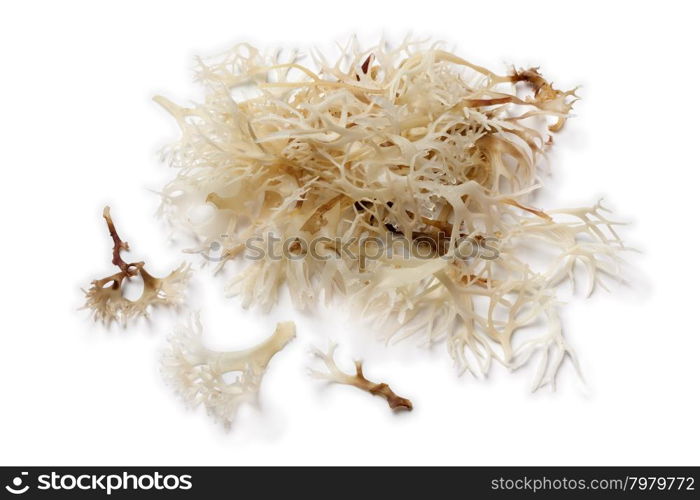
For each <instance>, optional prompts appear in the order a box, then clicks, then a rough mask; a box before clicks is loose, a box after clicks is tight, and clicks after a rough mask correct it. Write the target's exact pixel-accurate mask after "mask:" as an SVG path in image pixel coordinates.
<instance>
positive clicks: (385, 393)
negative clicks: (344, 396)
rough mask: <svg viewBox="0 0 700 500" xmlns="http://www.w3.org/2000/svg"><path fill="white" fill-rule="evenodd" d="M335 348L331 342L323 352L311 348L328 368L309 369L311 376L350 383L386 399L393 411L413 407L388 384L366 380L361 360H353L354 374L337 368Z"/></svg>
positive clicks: (345, 383) (339, 382)
mask: <svg viewBox="0 0 700 500" xmlns="http://www.w3.org/2000/svg"><path fill="white" fill-rule="evenodd" d="M337 348H338V345H337V344H335V343H331V344H330V346H329V348H328V352H327V353H324V352H323V351H321V350H319V349H316V348H313V349H312V351H311V353H312V354H313V355H314V356H315V357H317V358H318V359H320V360H321V361H323V363H324V364H325V365H326V368H327V369H328V371H327V372H321V371H318V370H313V369H310V370H309V374H310V375H311V376H312V377H314V378H317V379H321V380H326V381H328V382H330V383H333V384H343V385H351V386H353V387H357V388H358V389H361V390H363V391H367V392H369V393H370V394H372V395H374V396H380V397H382V398H384V399H386V401H387V403H388V404H389V408H391V409H392V410H394V411H400V410H409V411H410V410H412V409H413V403H411V401H410V400H409V399H406V398H402V397H401V396H399V395H397V394H396V393H395V392H394V391H393V390H392V389H391V387H389V385H388V384H385V383H384V382H379V383H377V382H372V381H371V380H367V378H365V375H364V372H363V369H362V361H359V360H355V374H354V375H351V374H349V373H345V372H344V371H342V370H341V369H340V368H338V365H337V364H336V362H335V351H336V349H337Z"/></svg>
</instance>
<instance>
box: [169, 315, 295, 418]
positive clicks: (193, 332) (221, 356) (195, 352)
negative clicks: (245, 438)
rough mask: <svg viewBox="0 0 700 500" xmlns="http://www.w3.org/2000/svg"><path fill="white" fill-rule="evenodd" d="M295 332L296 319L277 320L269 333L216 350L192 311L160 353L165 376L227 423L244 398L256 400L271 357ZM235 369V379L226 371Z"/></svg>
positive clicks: (189, 401) (195, 403) (188, 401)
mask: <svg viewBox="0 0 700 500" xmlns="http://www.w3.org/2000/svg"><path fill="white" fill-rule="evenodd" d="M295 336H296V327H295V326H294V323H293V322H291V321H289V322H284V323H278V325H277V328H276V329H275V331H274V333H273V334H272V336H271V337H270V338H268V339H267V340H265V341H264V342H262V343H260V344H258V345H256V346H254V347H251V348H250V349H245V350H242V351H214V350H212V349H208V348H207V347H205V346H204V343H203V340H202V323H201V321H200V319H199V315H198V314H193V315H192V316H191V318H190V321H189V322H188V323H186V324H181V325H178V326H177V328H176V329H175V333H174V334H173V335H172V336H171V337H170V339H169V345H168V348H167V350H166V351H165V354H164V355H163V358H162V365H161V366H162V373H163V376H164V377H165V379H166V381H167V382H168V383H169V384H170V385H172V386H173V387H174V388H175V391H176V392H177V393H178V394H179V395H180V396H181V397H182V398H183V399H184V401H185V403H186V404H187V406H189V407H192V408H194V407H196V406H198V405H200V404H201V405H203V406H204V407H205V408H206V410H207V413H208V414H209V415H211V416H213V417H214V418H215V419H216V420H217V421H220V422H222V423H223V424H224V425H225V426H226V427H228V426H230V425H231V423H232V422H233V421H234V419H235V416H236V414H237V413H238V409H239V408H240V406H241V405H242V404H244V403H248V404H257V402H258V394H259V391H260V384H261V382H262V378H263V375H264V374H265V372H266V370H267V365H268V364H269V363H270V360H271V359H272V357H273V356H274V355H275V354H277V353H278V352H279V351H281V350H282V349H283V348H284V347H285V346H286V345H287V344H288V343H289V342H291V341H292V339H294V337H295ZM230 373H236V374H238V377H237V378H236V380H235V381H233V382H230V383H229V382H227V381H226V380H224V375H225V374H230Z"/></svg>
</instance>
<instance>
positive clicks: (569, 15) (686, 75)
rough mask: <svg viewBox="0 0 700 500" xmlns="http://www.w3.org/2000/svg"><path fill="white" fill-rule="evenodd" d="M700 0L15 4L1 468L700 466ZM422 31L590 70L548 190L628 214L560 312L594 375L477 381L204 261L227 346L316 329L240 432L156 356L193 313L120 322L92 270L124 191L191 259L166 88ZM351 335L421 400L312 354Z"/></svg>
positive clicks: (154, 233)
mask: <svg viewBox="0 0 700 500" xmlns="http://www.w3.org/2000/svg"><path fill="white" fill-rule="evenodd" d="M685 5H688V4H685V3H682V2H663V3H653V4H647V3H643V2H633V3H632V2H630V3H629V4H624V3H617V2H604V3H601V5H600V6H592V5H590V4H589V3H580V2H577V3H575V4H574V3H568V4H567V3H564V2H543V1H538V2H523V1H517V2H505V1H501V2H497V3H491V2H469V1H465V0H463V1H458V2H446V1H443V2H405V1H402V2H379V1H376V0H373V1H370V2H364V1H358V0H353V1H351V2H317V3H312V2H300V1H275V2H273V1H266V2H211V1H203V0H197V1H191V2H172V1H168V2H165V1H159V2H155V1H154V2H142V1H141V2H119V3H113V4H111V5H110V6H107V5H106V4H105V3H98V2H42V3H39V2H22V3H20V2H15V3H13V4H10V3H4V4H3V6H2V7H1V8H0V54H1V55H2V58H1V59H0V60H1V61H2V77H0V90H1V93H0V129H1V130H0V141H1V144H2V147H1V149H0V151H1V152H2V154H1V156H0V161H1V162H2V164H1V165H0V169H1V170H0V172H1V174H0V179H1V182H0V191H1V193H2V195H1V196H0V206H1V209H0V217H1V221H2V226H0V229H1V230H2V245H1V246H0V256H1V259H0V263H1V264H2V271H1V273H0V279H1V284H2V286H1V287H0V290H1V291H0V293H1V294H2V301H1V304H2V315H1V316H0V320H1V323H0V324H1V325H2V326H1V327H0V330H1V332H0V400H1V401H2V409H1V411H0V463H1V464H3V465H19V464H56V465H58V464H115V465H117V464H123V465H126V464H140V465H149V464H151V465H159V464H162V465H186V464H218V465H230V464H319V463H321V464H472V465H487V464H495V465H505V464H528V465H537V464H601V465H602V464H694V465H698V464H699V463H700V459H699V458H700V457H699V454H700V452H699V451H698V450H700V438H699V432H698V421H700V412H699V410H698V381H699V380H700V362H699V360H698V352H699V351H700V328H698V300H697V299H698V293H697V283H698V279H699V278H700V275H699V273H698V268H697V257H696V256H697V254H698V246H697V243H698V236H697V230H698V217H700V216H699V215H698V213H699V210H698V179H699V174H698V172H700V161H699V159H698V158H699V153H698V142H699V139H700V127H699V125H698V123H699V122H698V120H699V117H700V104H699V100H698V97H697V89H696V86H697V82H698V81H700V70H699V67H700V66H698V63H697V54H696V49H697V46H698V42H699V40H698V35H697V31H698V26H697V15H696V13H692V12H690V9H689V8H688V7H687V6H685ZM409 31H412V32H413V33H414V34H417V35H430V36H433V37H435V38H439V39H443V40H445V41H447V42H448V44H449V45H450V46H454V47H456V50H457V51H458V53H459V54H460V55H462V56H463V57H465V58H467V59H470V60H472V61H473V62H475V63H478V64H482V65H486V66H489V67H491V68H493V69H497V70H499V71H501V70H502V71H505V70H506V68H507V65H509V64H515V65H516V66H530V65H539V66H541V67H542V70H543V72H544V73H545V74H546V75H547V76H549V77H550V78H553V79H554V81H555V84H556V85H557V86H558V87H559V88H569V87H571V86H574V85H577V84H582V85H583V87H582V89H581V92H580V94H581V96H582V97H583V100H582V101H580V102H579V103H578V104H577V105H576V107H575V113H576V115H577V117H576V118H575V119H573V120H570V122H569V123H567V126H566V128H565V130H564V132H563V133H562V134H561V136H560V137H559V138H558V141H557V145H556V147H555V152H554V153H553V155H552V157H551V162H552V167H553V175H552V177H551V178H550V179H549V184H548V185H547V188H546V192H545V193H543V196H542V198H540V199H539V200H538V204H539V206H542V207H544V208H547V207H550V206H551V207H555V206H556V207H559V206H576V205H579V204H589V203H592V202H595V201H596V200H597V198H598V197H599V196H603V195H604V196H605V197H606V200H607V201H608V205H609V206H611V207H612V208H613V209H614V210H615V212H616V214H617V216H618V218H622V219H624V220H627V221H629V222H630V223H631V224H630V226H629V227H627V228H626V229H625V231H624V235H625V237H626V239H627V240H628V242H629V243H630V244H631V245H632V246H635V247H637V248H639V249H640V250H641V251H642V253H641V254H640V255H639V256H634V255H630V256H629V257H630V262H631V272H630V276H629V278H630V285H629V286H628V287H625V286H619V285H618V286H615V287H613V291H612V293H606V292H604V291H603V292H602V293H599V294H596V295H595V296H594V297H593V298H591V299H588V300H586V299H584V298H582V297H574V298H572V299H571V300H570V303H569V305H568V306H567V307H566V308H565V309H564V312H563V317H564V326H565V330H566V335H567V337H568V339H569V340H570V342H571V343H572V344H573V345H574V346H575V348H576V349H577V351H578V353H579V356H580V359H581V363H582V366H583V370H584V373H585V376H586V379H587V386H586V387H585V388H584V387H583V386H582V385H581V384H580V383H578V382H577V380H576V378H575V376H574V373H573V370H571V369H570V367H568V368H566V369H564V370H563V371H562V373H561V374H560V379H559V381H560V385H559V388H558V390H557V392H555V393H552V392H550V391H548V390H544V391H542V392H539V393H536V394H534V395H533V394H531V393H530V392H529V384H530V380H531V379H530V376H531V375H532V368H531V367H530V368H528V369H526V370H524V371H523V372H518V373H514V374H508V373H505V371H504V370H503V369H501V368H499V367H496V368H495V369H494V370H493V372H492V374H491V376H490V377H489V379H488V380H485V381H477V380H474V379H472V378H469V377H468V376H465V377H463V378H457V377H456V375H455V371H454V370H453V368H452V366H451V364H450V360H449V358H448V356H447V353H446V352H445V351H444V349H443V348H442V347H444V346H441V348H439V349H434V350H433V351H430V352H428V351H424V350H421V349H420V348H418V347H417V346H416V345H415V343H411V342H408V343H406V344H403V345H399V346H397V347H396V348H389V349H387V348H384V347H383V346H382V345H379V344H376V343H373V340H372V338H373V337H372V335H373V334H372V332H371V331H369V330H368V329H367V327H364V326H362V325H361V324H360V323H358V322H357V321H353V320H352V319H348V318H347V316H346V315H345V314H344V313H343V312H342V311H340V310H331V311H323V312H321V313H320V316H321V318H322V319H321V320H320V321H319V320H314V319H313V317H312V316H311V315H308V314H306V315H304V314H299V313H297V312H293V311H291V310H288V309H285V308H284V307H282V308H280V309H279V310H278V311H276V312H275V314H273V315H272V316H270V317H264V316H261V315H259V314H258V313H256V312H254V311H253V312H244V311H242V310H241V308H240V305H239V304H238V303H237V301H236V300H235V299H224V298H223V297H222V288H223V284H224V282H223V281H222V280H221V279H218V278H214V277H212V276H211V275H210V273H209V271H208V270H203V271H201V272H199V273H197V275H196V278H195V281H194V285H193V289H192V293H191V295H190V296H191V297H193V307H195V308H201V309H202V315H203V320H204V324H205V328H206V334H207V336H208V338H209V339H211V342H212V343H213V345H216V346H217V347H222V348H223V347H227V346H228V347H234V346H237V345H244V344H246V343H248V344H250V343H252V342H255V341H257V340H258V339H260V338H261V337H264V336H266V335H269V333H270V332H271V331H272V328H273V326H274V323H275V321H277V320H278V319H287V318H293V319H296V320H297V322H298V326H299V337H298V339H297V340H296V341H295V342H294V343H293V344H291V345H290V346H289V347H288V350H287V351H283V353H282V354H280V355H278V357H277V358H275V359H274V361H273V363H272V364H271V366H270V371H269V374H268V377H267V378H266V379H265V382H264V386H263V390H262V411H261V412H255V411H246V412H244V414H243V415H242V418H241V419H240V421H239V422H238V426H237V427H236V429H235V430H234V431H232V432H229V433H226V432H224V431H223V430H222V429H221V428H220V427H219V426H217V425H216V424H215V423H213V422H212V421H211V420H210V419H209V418H208V417H207V416H206V415H204V413H203V412H202V411H196V412H192V411H187V410H185V409H184V407H183V405H182V404H181V402H180V401H179V400H178V399H177V398H176V397H175V396H174V395H173V394H172V393H171V391H170V390H169V388H168V387H166V386H165V385H164V383H163V381H162V379H161V377H160V374H159V372H158V358H159V352H160V350H161V349H162V347H163V344H164V339H165V337H166V335H167V334H168V333H169V331H170V330H171V329H172V325H173V323H174V322H175V321H176V320H177V317H176V315H175V314H173V313H160V314H156V315H155V316H154V318H153V321H152V322H151V324H150V325H149V324H146V323H140V324H139V325H138V326H137V327H135V328H132V329H129V330H126V331H122V330H120V329H117V328H114V329H112V330H111V331H106V330H105V329H104V328H103V327H101V326H99V325H96V324H94V323H93V322H92V321H91V320H90V319H89V317H88V314H87V313H86V312H85V311H77V309H78V307H80V305H81V304H82V293H81V291H80V288H81V287H85V286H87V285H88V284H89V282H90V280H91V279H93V278H96V277H99V276H101V275H105V274H107V273H111V272H112V270H111V269H112V268H111V265H110V264H109V257H110V254H109V253H110V247H111V241H110V240H109V238H108V236H107V233H106V230H105V227H104V224H103V221H102V219H101V217H100V214H101V209H102V206H103V205H104V204H106V203H109V204H111V205H112V207H113V215H114V217H115V220H116V223H117V225H118V228H119V229H120V231H121V233H122V236H123V237H124V238H125V239H127V240H128V241H130V242H131V244H132V248H133V252H132V255H133V259H134V260H135V259H140V258H145V259H147V260H148V261H149V262H151V263H152V264H151V267H152V268H153V272H154V273H156V274H163V273H165V272H167V271H168V270H170V269H171V268H173V267H174V266H175V264H177V263H178V262H179V261H180V260H182V259H183V258H184V256H183V255H182V254H181V253H180V252H179V249H180V248H179V247H178V245H177V244H176V243H173V242H169V241H168V238H167V237H168V233H167V230H166V228H165V226H164V223H163V222H162V221H160V220H158V219H156V218H155V217H154V216H153V214H154V212H155V210H156V208H157V204H158V199H157V197H156V196H155V195H154V194H153V193H152V192H150V191H149V189H154V190H155V189H158V188H159V187H161V186H162V185H163V183H164V182H165V181H166V180H167V179H168V178H169V177H170V176H171V175H172V174H173V172H172V171H171V170H169V169H168V168H167V167H166V166H165V165H163V164H161V163H160V162H159V160H158V155H157V152H158V150H159V148H160V147H162V146H163V145H165V144H166V143H167V142H169V141H170V140H173V139H174V138H175V137H176V128H175V126H174V124H173V123H172V121H171V120H170V119H169V117H168V116H166V114H165V113H164V112H163V111H162V110H161V109H160V108H159V107H158V106H156V105H155V104H154V103H153V102H152V101H151V97H152V96H153V95H155V94H164V95H166V96H168V97H169V98H171V99H173V100H175V101H177V102H186V101H187V100H188V99H197V98H198V97H199V96H200V95H201V94H200V90H199V89H198V88H197V86H196V85H195V84H194V83H193V82H192V77H191V68H192V66H193V64H192V62H193V56H194V55H196V54H203V55H208V54H212V53H215V52H218V51H219V50H222V49H224V48H226V47H228V46H230V45H232V44H233V43H235V42H239V41H251V42H254V43H256V44H260V45H267V46H269V45H284V46H294V45H300V46H307V47H308V46H310V45H313V44H316V45H320V46H322V47H323V46H326V47H327V46H329V45H330V44H332V43H333V42H335V41H342V40H344V39H346V38H347V36H348V35H350V34H351V33H353V32H357V33H359V34H360V36H361V38H362V39H363V40H366V41H370V42H374V41H376V40H377V38H378V37H379V36H381V35H382V34H384V35H386V36H387V37H388V38H390V39H394V40H399V39H400V38H401V37H403V35H405V34H406V33H408V32H409ZM326 336H333V337H334V338H338V339H341V340H343V344H342V348H341V350H340V351H339V356H340V357H341V359H342V360H343V361H344V362H347V361H349V360H350V359H351V358H352V357H354V356H360V357H364V358H365V359H366V360H367V373H368V376H369V377H370V378H375V379H378V378H382V379H385V380H388V381H389V382H391V383H392V384H393V386H394V387H395V388H396V390H397V392H399V393H401V394H404V395H406V396H409V397H411V398H412V399H413V401H414V403H415V410H414V411H413V412H412V413H409V414H401V415H392V414H390V412H389V411H388V409H387V407H386V405H385V402H384V401H382V400H381V399H379V398H372V397H371V396H369V395H367V394H365V393H362V392H360V391H357V390H355V389H352V388H348V387H338V386H335V387H329V388H327V389H323V388H322V386H319V385H318V384H317V383H316V382H314V381H312V380H309V379H308V377H307V375H306V374H305V371H304V367H305V366H306V364H307V360H308V358H307V350H308V347H309V344H310V343H311V342H312V341H319V342H320V339H323V338H324V337H326Z"/></svg>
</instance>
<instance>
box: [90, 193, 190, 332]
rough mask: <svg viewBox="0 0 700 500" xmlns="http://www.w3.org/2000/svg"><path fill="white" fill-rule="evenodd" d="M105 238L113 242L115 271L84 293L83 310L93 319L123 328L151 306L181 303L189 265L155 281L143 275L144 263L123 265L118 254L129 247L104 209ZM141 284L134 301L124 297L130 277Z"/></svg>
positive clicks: (145, 273)
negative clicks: (139, 279) (106, 232)
mask: <svg viewBox="0 0 700 500" xmlns="http://www.w3.org/2000/svg"><path fill="white" fill-rule="evenodd" d="M102 216H103V217H104V219H105V221H106V223H107V228H108V229H109V235H110V236H111V238H112V241H113V242H114V247H113V248H112V264H114V265H115V266H117V267H118V268H119V271H118V272H117V273H115V274H112V275H111V276H107V277H105V278H101V279H97V280H94V281H93V282H92V284H91V286H90V288H89V289H88V290H87V291H85V290H83V292H84V293H85V306H84V309H90V310H91V311H92V315H93V318H94V319H95V320H96V321H101V322H102V323H103V324H105V325H106V326H109V325H110V324H111V323H112V322H113V321H117V322H118V323H121V324H122V325H126V322H127V320H129V319H133V318H136V317H139V316H144V317H147V316H148V314H149V311H150V309H151V308H153V307H155V306H159V305H162V306H177V305H179V304H181V303H182V301H183V298H184V292H185V288H186V286H187V282H188V281H189V279H190V276H191V274H192V272H191V270H190V266H189V264H185V263H182V264H180V265H179V266H178V267H177V268H176V269H175V270H174V271H172V272H171V273H170V274H168V275H167V276H165V277H164V278H156V277H155V276H153V275H152V274H150V273H149V272H148V271H146V268H145V263H144V262H126V261H125V260H124V259H123V258H122V255H121V252H122V251H127V252H128V251H129V243H128V242H126V241H123V240H122V239H121V237H120V236H119V233H117V230H116V228H115V226H114V221H113V220H112V216H111V214H110V208H109V207H108V206H107V207H105V208H104V210H103V212H102ZM137 276H138V277H140V278H141V279H142V280H143V292H142V293H141V296H140V297H139V298H138V299H137V300H130V299H128V298H126V297H125V296H124V285H125V283H126V282H127V281H129V280H130V279H131V278H134V277H137Z"/></svg>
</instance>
